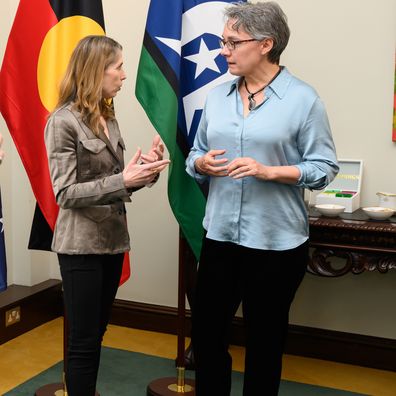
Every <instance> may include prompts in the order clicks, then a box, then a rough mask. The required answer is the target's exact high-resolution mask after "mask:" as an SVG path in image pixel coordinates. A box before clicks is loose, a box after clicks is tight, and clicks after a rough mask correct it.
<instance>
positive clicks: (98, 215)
mask: <svg viewBox="0 0 396 396" xmlns="http://www.w3.org/2000/svg"><path fill="white" fill-rule="evenodd" d="M107 124H108V129H109V135H110V140H111V141H110V140H109V139H107V137H106V135H105V134H104V133H103V132H102V133H101V135H100V136H99V138H98V137H97V136H95V135H94V133H93V132H92V131H91V130H90V129H89V128H88V127H87V125H86V124H84V122H83V120H82V119H81V114H80V113H79V112H77V111H75V110H73V109H72V107H71V105H70V104H69V105H67V106H64V107H62V108H60V109H58V110H57V111H56V112H54V113H53V114H52V115H51V116H50V117H49V119H48V122H47V125H46V128H45V145H46V148H47V153H48V161H49V169H50V175H51V180H52V185H53V189H54V193H55V198H56V202H57V203H58V205H59V206H60V210H59V215H58V218H57V221H56V226H55V231H54V236H53V240H52V250H53V251H55V252H57V253H64V254H116V253H122V252H125V251H127V250H129V249H130V245H129V235H128V229H127V224H126V211H125V205H124V202H129V201H130V197H129V196H130V195H131V191H129V190H127V189H126V188H125V187H124V182H123V177H122V170H123V169H124V150H125V145H124V141H123V139H122V137H121V135H120V130H119V128H118V124H117V121H116V120H112V121H108V123H107Z"/></svg>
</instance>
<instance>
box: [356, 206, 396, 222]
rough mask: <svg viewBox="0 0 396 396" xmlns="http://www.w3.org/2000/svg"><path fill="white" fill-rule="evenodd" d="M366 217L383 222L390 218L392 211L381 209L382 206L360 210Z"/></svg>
mask: <svg viewBox="0 0 396 396" xmlns="http://www.w3.org/2000/svg"><path fill="white" fill-rule="evenodd" d="M362 210H363V211H364V213H366V214H367V216H368V217H370V218H372V219H375V220H385V219H388V218H389V217H391V216H392V215H393V213H394V211H393V209H390V208H383V207H382V206H371V207H369V208H362Z"/></svg>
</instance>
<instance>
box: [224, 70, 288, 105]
mask: <svg viewBox="0 0 396 396" xmlns="http://www.w3.org/2000/svg"><path fill="white" fill-rule="evenodd" d="M241 78H242V77H237V78H235V79H234V80H233V81H232V82H231V86H230V89H229V91H228V93H227V96H228V95H230V94H231V93H232V92H233V91H234V90H235V89H236V88H237V87H238V84H239V82H240V80H241ZM291 79H292V75H291V74H290V73H289V71H288V70H287V68H286V67H285V66H282V71H281V72H280V73H279V76H278V77H276V78H275V80H274V81H272V83H271V84H270V85H269V87H270V88H271V89H272V90H273V91H274V92H275V94H276V95H277V96H278V97H279V98H280V99H282V98H283V97H284V96H285V94H286V91H287V88H288V86H289V84H290V81H291Z"/></svg>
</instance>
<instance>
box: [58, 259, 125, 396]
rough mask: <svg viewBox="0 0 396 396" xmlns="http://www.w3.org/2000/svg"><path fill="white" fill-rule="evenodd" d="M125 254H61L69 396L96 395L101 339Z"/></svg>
mask: <svg viewBox="0 0 396 396" xmlns="http://www.w3.org/2000/svg"><path fill="white" fill-rule="evenodd" d="M123 258H124V254H116V255H65V254H58V259H59V265H60V270H61V274H62V281H63V295H64V304H65V310H66V320H67V325H68V339H67V340H68V341H67V357H66V362H65V371H66V386H67V390H68V395H69V396H93V395H95V388H96V379H97V375H98V369H99V361H100V350H101V344H102V338H103V335H104V333H105V331H106V327H107V324H108V322H109V318H110V312H111V306H112V304H113V302H114V298H115V295H116V293H117V288H118V285H119V281H120V277H121V271H122V262H123Z"/></svg>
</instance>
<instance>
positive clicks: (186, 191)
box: [136, 0, 234, 259]
mask: <svg viewBox="0 0 396 396" xmlns="http://www.w3.org/2000/svg"><path fill="white" fill-rule="evenodd" d="M229 3H231V1H212V0H166V1H165V0H151V2H150V6H149V11H148V16H147V23H146V30H145V34H144V39H143V48H142V51H141V55H140V62H139V69H138V74H137V81H136V97H137V99H138V100H139V102H140V103H141V105H142V107H143V108H144V110H145V112H146V114H147V116H148V118H149V119H150V121H151V123H152V124H153V126H154V128H155V129H156V130H157V131H158V133H159V134H160V135H161V137H162V139H163V141H164V143H165V144H166V147H167V149H168V151H169V153H170V158H171V161H172V162H171V164H170V168H169V180H168V197H169V202H170V205H171V207H172V210H173V213H174V215H175V217H176V219H177V221H178V222H179V225H180V228H181V230H182V232H183V234H184V235H185V237H186V239H187V241H188V243H189V245H190V247H191V249H192V251H193V252H194V255H195V256H196V258H197V259H198V257H199V254H200V250H201V242H202V235H203V228H202V218H203V215H204V211H205V203H206V191H205V190H206V189H205V186H203V187H202V186H199V185H198V184H197V182H196V181H195V180H193V178H191V177H190V176H189V175H188V174H187V173H186V171H185V158H186V156H187V155H188V153H189V150H190V148H191V146H192V144H193V142H194V137H195V133H196V131H197V127H198V123H199V120H200V118H201V115H202V110H203V107H204V103H205V99H206V95H207V93H208V92H209V90H210V89H211V88H213V87H214V86H215V85H217V84H220V83H222V82H225V81H227V80H229V79H231V78H234V77H233V76H232V75H230V74H229V73H228V68H227V63H226V61H225V59H224V58H223V56H221V55H220V51H221V49H220V44H219V39H220V38H221V35H222V32H223V26H224V17H223V10H224V8H225V7H226V6H227V5H229Z"/></svg>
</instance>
